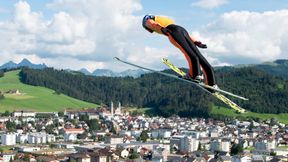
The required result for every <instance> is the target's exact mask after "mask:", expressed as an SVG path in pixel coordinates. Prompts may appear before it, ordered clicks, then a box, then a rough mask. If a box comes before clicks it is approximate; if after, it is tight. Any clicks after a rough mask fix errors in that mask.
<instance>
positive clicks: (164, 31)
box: [161, 28, 170, 36]
mask: <svg viewBox="0 0 288 162" xmlns="http://www.w3.org/2000/svg"><path fill="white" fill-rule="evenodd" d="M161 32H162V33H163V34H164V35H167V36H168V33H170V31H169V29H167V28H161Z"/></svg>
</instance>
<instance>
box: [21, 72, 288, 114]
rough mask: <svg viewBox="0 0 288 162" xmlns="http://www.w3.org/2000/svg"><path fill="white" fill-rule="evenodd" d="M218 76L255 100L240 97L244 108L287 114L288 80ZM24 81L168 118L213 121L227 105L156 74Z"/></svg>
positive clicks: (39, 75) (28, 77) (25, 75)
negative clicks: (210, 118)
mask: <svg viewBox="0 0 288 162" xmlns="http://www.w3.org/2000/svg"><path fill="white" fill-rule="evenodd" d="M165 72H168V73H170V72H171V71H165ZM216 74H217V76H216V79H217V83H218V84H219V86H220V87H223V89H225V90H228V91H231V92H233V93H236V94H239V95H242V96H245V97H248V98H249V99H250V100H249V101H241V100H237V99H235V101H236V102H237V103H238V104H240V105H241V106H243V107H244V108H246V109H248V110H251V111H254V112H261V113H264V112H265V113H284V112H288V107H287V105H288V100H287V98H288V82H287V80H285V79H283V78H280V77H276V76H272V75H270V74H268V73H266V72H265V71H262V70H259V69H256V68H253V67H248V68H232V67H224V68H220V69H218V70H217V71H216ZM20 78H21V81H22V82H23V83H26V84H31V85H37V86H44V87H48V88H51V89H54V90H55V91H57V92H59V93H63V94H66V95H69V96H71V97H75V98H78V99H81V100H84V101H89V102H94V103H99V104H101V103H103V104H109V103H110V101H111V100H113V101H121V103H122V104H123V105H124V106H137V107H152V108H154V110H155V112H157V113H158V114H161V115H163V116H170V115H172V114H177V115H180V116H185V117H188V116H189V117H190V116H201V117H208V116H209V113H210V110H211V108H212V106H213V105H222V106H223V104H222V103H221V102H219V101H218V100H216V99H215V98H213V97H212V96H211V95H209V94H207V93H205V92H203V91H202V90H200V89H199V88H196V87H195V86H192V84H189V83H183V82H181V81H178V80H175V79H171V78H167V77H165V76H161V75H158V74H155V73H150V74H145V75H143V76H141V77H139V78H136V79H135V78H132V77H124V78H120V77H117V78H116V77H93V76H86V75H83V74H79V73H70V72H67V71H64V70H55V69H52V68H46V69H44V70H35V69H22V70H21V72H20ZM233 100H234V99H233Z"/></svg>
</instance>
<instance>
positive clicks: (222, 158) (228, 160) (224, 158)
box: [219, 156, 232, 162]
mask: <svg viewBox="0 0 288 162" xmlns="http://www.w3.org/2000/svg"><path fill="white" fill-rule="evenodd" d="M231 160H232V158H231V156H220V159H219V161H220V162H231Z"/></svg>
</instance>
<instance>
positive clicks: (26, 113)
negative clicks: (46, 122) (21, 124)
mask: <svg viewBox="0 0 288 162" xmlns="http://www.w3.org/2000/svg"><path fill="white" fill-rule="evenodd" d="M12 116H13V117H33V118H35V116H36V112H34V111H14V112H13V113H12Z"/></svg>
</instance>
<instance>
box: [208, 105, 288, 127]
mask: <svg viewBox="0 0 288 162" xmlns="http://www.w3.org/2000/svg"><path fill="white" fill-rule="evenodd" d="M211 115H212V116H213V115H214V116H215V115H222V116H227V117H247V118H253V119H255V118H259V119H261V120H267V119H271V118H276V119H277V120H278V121H279V122H281V123H284V124H288V113H281V114H268V113H255V112H250V111H248V112H247V113H243V114H239V113H236V112H235V111H234V110H232V109H229V108H226V107H220V106H214V107H213V108H212V111H211Z"/></svg>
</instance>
